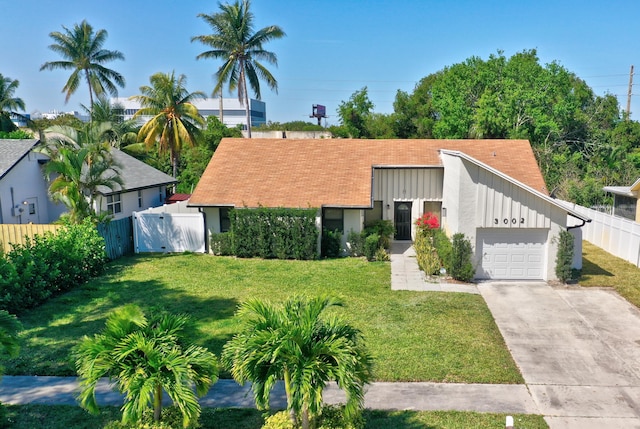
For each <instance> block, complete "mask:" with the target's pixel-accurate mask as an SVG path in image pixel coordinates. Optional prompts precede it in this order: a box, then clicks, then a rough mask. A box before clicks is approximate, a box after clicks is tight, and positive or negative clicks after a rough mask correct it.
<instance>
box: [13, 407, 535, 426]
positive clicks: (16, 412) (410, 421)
mask: <svg viewBox="0 0 640 429" xmlns="http://www.w3.org/2000/svg"><path fill="white" fill-rule="evenodd" d="M7 409H8V417H9V419H10V421H11V422H12V425H11V427H12V428H14V429H32V428H36V427H37V428H42V427H46V428H48V429H84V428H88V427H90V428H94V429H100V428H103V427H105V425H106V424H107V423H108V422H110V421H113V420H119V419H120V412H119V411H118V409H117V408H116V407H101V409H100V415H98V416H92V415H90V414H88V413H87V412H86V411H84V410H82V409H81V408H80V407H73V406H68V405H67V406H54V405H21V406H15V405H13V406H8V407H7ZM513 417H514V421H515V424H516V427H518V428H527V429H545V428H548V426H547V424H546V423H545V421H544V419H543V418H542V416H536V415H519V414H516V415H513ZM364 418H365V421H366V428H367V429H378V428H379V429H387V428H394V429H467V428H501V427H504V423H505V419H506V414H488V413H473V412H462V411H428V412H427V411H378V410H375V411H374V410H365V411H364ZM262 422H263V419H262V414H261V413H260V412H259V411H257V410H253V409H238V408H234V409H215V408H205V409H203V410H202V415H201V416H200V424H201V428H202V429H229V428H234V429H259V428H260V427H261V425H262Z"/></svg>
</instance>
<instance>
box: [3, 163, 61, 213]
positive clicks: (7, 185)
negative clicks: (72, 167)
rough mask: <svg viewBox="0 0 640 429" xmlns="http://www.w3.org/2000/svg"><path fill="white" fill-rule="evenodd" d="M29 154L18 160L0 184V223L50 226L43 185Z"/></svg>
mask: <svg viewBox="0 0 640 429" xmlns="http://www.w3.org/2000/svg"><path fill="white" fill-rule="evenodd" d="M39 159H47V158H46V157H44V156H43V155H41V154H38V153H35V152H33V151H31V152H29V154H28V155H27V156H25V157H24V158H22V159H21V160H20V161H19V162H18V163H17V164H16V165H14V166H13V168H12V169H11V170H10V171H9V172H8V173H7V174H6V175H5V176H4V177H3V178H2V180H0V223H6V224H21V223H22V224H26V223H50V222H51V221H52V220H55V219H50V215H49V205H50V203H49V198H48V195H47V182H46V181H45V180H44V178H43V176H42V170H41V167H40V164H39V163H38V160H39Z"/></svg>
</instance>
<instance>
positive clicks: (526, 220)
mask: <svg viewBox="0 0 640 429" xmlns="http://www.w3.org/2000/svg"><path fill="white" fill-rule="evenodd" d="M477 192H478V194H477V202H478V204H477V211H476V214H477V222H478V225H477V226H478V227H481V228H550V227H551V205H550V204H549V203H548V202H546V201H544V200H543V199H542V198H539V197H537V196H536V195H534V194H532V193H531V192H530V191H527V190H526V189H524V188H522V187H520V186H518V185H516V184H514V183H511V182H509V181H507V180H505V179H503V178H502V177H500V176H497V175H495V174H493V173H492V172H490V171H487V170H484V169H478V187H477Z"/></svg>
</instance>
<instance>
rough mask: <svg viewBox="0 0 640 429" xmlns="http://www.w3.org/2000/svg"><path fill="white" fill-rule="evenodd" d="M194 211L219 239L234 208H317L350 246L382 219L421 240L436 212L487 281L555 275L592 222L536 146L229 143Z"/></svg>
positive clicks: (321, 221)
mask: <svg viewBox="0 0 640 429" xmlns="http://www.w3.org/2000/svg"><path fill="white" fill-rule="evenodd" d="M189 206H192V207H198V208H200V209H201V211H202V212H203V213H204V214H205V222H206V229H207V231H208V233H209V234H211V233H217V232H222V231H225V230H227V229H228V228H229V218H228V213H229V209H231V208H234V207H237V208H242V207H247V208H254V207H259V206H263V207H292V208H307V207H313V208H317V209H318V215H317V224H318V227H319V228H323V227H324V228H330V229H339V230H340V231H342V232H343V234H344V237H343V245H345V244H346V236H347V234H348V232H349V231H350V230H353V231H356V232H358V231H361V230H362V228H363V226H364V225H365V224H366V223H368V222H369V221H372V220H375V219H388V220H391V221H392V222H393V224H394V226H395V236H394V239H395V240H412V239H414V238H415V233H416V227H415V220H416V219H417V218H418V217H419V216H421V215H422V214H423V213H426V212H432V213H435V214H437V215H438V216H439V217H440V220H441V225H442V227H443V228H444V229H445V230H446V231H447V233H448V234H450V235H451V234H454V233H458V232H461V233H464V234H465V235H466V236H467V237H468V238H469V239H470V240H471V242H472V245H473V247H474V252H475V255H474V257H475V263H476V267H477V270H476V278H478V279H526V280H551V279H555V278H556V276H555V258H556V253H557V244H556V242H555V240H554V238H556V237H558V235H559V233H560V231H561V230H563V229H566V228H567V215H569V216H572V217H575V218H577V219H578V220H579V221H580V222H585V221H587V220H588V219H586V218H584V216H582V215H580V214H578V213H575V212H573V211H572V210H570V209H568V208H566V207H564V206H562V205H560V204H558V203H557V202H556V201H555V200H553V199H552V198H551V197H549V194H548V191H547V188H546V185H545V183H544V180H543V177H542V174H541V172H540V169H539V168H538V165H537V163H536V159H535V156H534V154H533V151H532V149H531V145H530V144H529V142H528V141H526V140H355V139H311V140H302V139H301V140H296V139H284V140H283V139H223V140H222V142H221V143H220V145H219V146H218V149H217V150H216V152H215V154H214V156H213V157H212V159H211V161H210V163H209V165H208V167H207V169H206V170H205V172H204V174H203V176H202V178H201V179H200V182H199V183H198V185H197V187H196V189H195V190H194V192H193V194H192V196H191V199H190V200H189ZM577 251H581V249H577Z"/></svg>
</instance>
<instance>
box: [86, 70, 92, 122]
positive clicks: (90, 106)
mask: <svg viewBox="0 0 640 429" xmlns="http://www.w3.org/2000/svg"><path fill="white" fill-rule="evenodd" d="M84 74H85V76H86V77H87V84H88V85H89V122H93V90H92V89H91V79H89V71H88V70H85V71H84Z"/></svg>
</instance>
